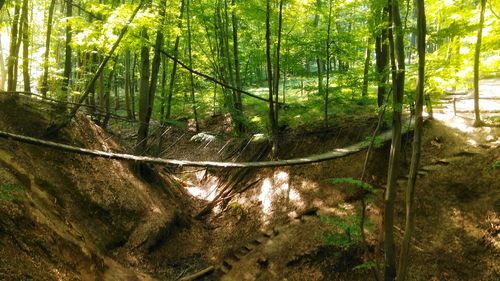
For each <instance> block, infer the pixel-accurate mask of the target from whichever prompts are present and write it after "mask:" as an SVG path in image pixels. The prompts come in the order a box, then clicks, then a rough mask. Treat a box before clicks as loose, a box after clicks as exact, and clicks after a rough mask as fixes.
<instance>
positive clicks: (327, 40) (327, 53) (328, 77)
mask: <svg viewBox="0 0 500 281" xmlns="http://www.w3.org/2000/svg"><path fill="white" fill-rule="evenodd" d="M329 5H330V7H329V12H328V28H327V33H326V90H325V116H324V118H323V120H324V121H323V122H324V123H325V124H324V126H325V128H326V127H328V101H329V94H330V71H331V63H330V41H331V38H330V37H331V27H332V6H333V5H332V0H330V1H329Z"/></svg>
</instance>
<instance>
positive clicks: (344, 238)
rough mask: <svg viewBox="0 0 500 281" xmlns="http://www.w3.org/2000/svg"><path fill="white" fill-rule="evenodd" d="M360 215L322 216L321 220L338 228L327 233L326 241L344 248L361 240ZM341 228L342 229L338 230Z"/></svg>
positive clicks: (328, 243)
mask: <svg viewBox="0 0 500 281" xmlns="http://www.w3.org/2000/svg"><path fill="white" fill-rule="evenodd" d="M359 219H360V218H359V217H358V216H349V217H346V218H339V217H335V216H322V217H321V220H322V221H324V222H326V223H327V224H329V225H331V226H333V227H334V228H336V229H335V230H331V231H328V232H327V233H325V243H326V244H327V245H335V246H339V247H343V248H349V247H350V246H352V245H354V244H357V243H359V242H360V241H361V232H360V229H359ZM339 229H340V231H338V230H339Z"/></svg>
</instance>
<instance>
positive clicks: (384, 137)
mask: <svg viewBox="0 0 500 281" xmlns="http://www.w3.org/2000/svg"><path fill="white" fill-rule="evenodd" d="M410 130H411V128H410V126H404V127H403V130H402V133H403V134H404V133H406V132H408V131H410ZM0 137H1V138H5V139H9V140H14V141H17V142H22V143H29V144H33V145H38V146H43V147H49V148H53V149H57V150H62V151H67V152H72V153H77V154H82V155H89V156H94V157H103V158H108V159H116V160H126V161H134V162H142V163H150V164H159V165H172V166H186V167H206V168H220V169H234V168H265V167H283V166H294V165H304V164H311V163H317V162H322V161H327V160H332V159H336V158H341V157H345V156H348V155H351V154H354V153H356V152H359V151H361V150H363V149H365V148H367V147H368V145H369V143H370V142H369V141H362V142H359V143H356V144H353V145H350V146H347V147H344V148H337V149H333V150H331V151H329V152H326V153H322V154H315V155H310V156H307V157H301V158H294V159H288V160H278V161H259V162H239V163H235V162H216V161H190V160H177V159H164V158H157V157H148V156H136V155H132V154H125V153H114V152H107V151H101V150H93V149H86V148H81V147H76V146H71V145H67V144H61V143H56V142H52V141H46V140H42V139H37V138H32V137H28V136H24V135H18V134H13V133H9V132H5V131H0ZM391 137H392V131H390V130H389V131H386V132H384V133H382V134H380V135H378V136H377V138H378V139H379V140H381V141H383V142H385V141H388V140H390V139H391Z"/></svg>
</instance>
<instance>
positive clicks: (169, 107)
mask: <svg viewBox="0 0 500 281" xmlns="http://www.w3.org/2000/svg"><path fill="white" fill-rule="evenodd" d="M184 1H185V0H181V8H180V12H179V19H178V21H179V23H178V24H177V27H178V28H179V29H181V28H182V18H183V14H184ZM179 40H180V36H179V35H177V38H175V43H174V54H173V57H174V58H175V59H174V63H173V66H172V72H171V73H170V81H169V83H168V96H167V113H166V114H165V119H170V116H171V114H172V96H173V94H174V84H175V76H176V74H177V58H178V56H179Z"/></svg>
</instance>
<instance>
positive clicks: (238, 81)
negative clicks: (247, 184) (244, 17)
mask: <svg viewBox="0 0 500 281" xmlns="http://www.w3.org/2000/svg"><path fill="white" fill-rule="evenodd" d="M231 4H232V5H233V6H235V5H236V0H232V2H231ZM231 20H232V24H233V57H234V77H235V82H236V84H235V87H236V88H237V89H238V90H241V89H242V86H241V73H240V72H241V71H240V68H241V67H240V58H239V50H238V17H237V16H236V9H234V7H233V12H232V14H231ZM234 97H235V103H234V107H235V109H236V111H237V114H238V118H240V120H237V123H236V132H237V133H238V134H239V133H242V132H244V131H245V125H244V122H243V120H241V119H243V118H244V114H243V102H242V100H241V93H240V92H239V91H234Z"/></svg>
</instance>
